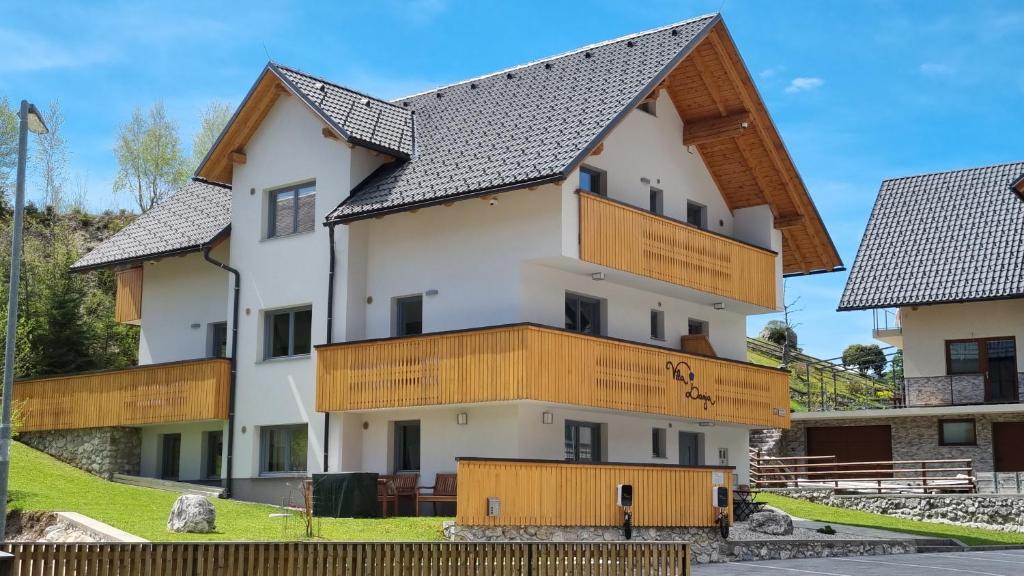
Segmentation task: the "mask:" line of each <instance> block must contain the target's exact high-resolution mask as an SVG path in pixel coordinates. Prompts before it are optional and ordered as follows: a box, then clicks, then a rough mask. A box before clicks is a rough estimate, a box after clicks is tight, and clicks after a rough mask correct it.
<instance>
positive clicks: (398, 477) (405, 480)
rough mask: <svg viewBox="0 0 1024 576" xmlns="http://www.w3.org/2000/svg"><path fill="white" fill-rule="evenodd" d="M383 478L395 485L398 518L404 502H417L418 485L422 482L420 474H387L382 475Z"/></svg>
mask: <svg viewBox="0 0 1024 576" xmlns="http://www.w3.org/2000/svg"><path fill="white" fill-rule="evenodd" d="M381 478H384V479H386V480H388V481H389V482H392V483H394V485H395V496H397V498H398V501H397V503H396V504H395V515H396V516H397V515H398V514H399V506H400V505H401V502H402V501H403V500H405V501H407V502H413V503H414V502H415V501H416V485H417V484H419V482H420V475H419V474H415V473H412V474H386V475H382V476H381Z"/></svg>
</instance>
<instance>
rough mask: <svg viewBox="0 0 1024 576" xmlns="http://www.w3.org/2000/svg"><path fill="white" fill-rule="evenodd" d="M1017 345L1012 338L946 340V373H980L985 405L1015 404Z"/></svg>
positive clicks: (1016, 397) (1016, 393)
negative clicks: (983, 377) (982, 380)
mask: <svg viewBox="0 0 1024 576" xmlns="http://www.w3.org/2000/svg"><path fill="white" fill-rule="evenodd" d="M1016 348H1017V343H1016V340H1015V339H1014V338H1013V337H1012V336H1001V337H997V338H972V339H970V340H947V341H946V373H947V374H953V375H955V374H983V375H984V376H985V402H1016V401H1017V400H1018V382H1017V350H1016Z"/></svg>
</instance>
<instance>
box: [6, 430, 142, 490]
mask: <svg viewBox="0 0 1024 576" xmlns="http://www.w3.org/2000/svg"><path fill="white" fill-rule="evenodd" d="M18 441H20V442H22V443H24V444H26V445H28V446H31V447H33V448H35V449H36V450H40V451H42V452H45V453H47V454H49V455H50V456H53V457H54V458H56V459H58V460H60V461H62V462H66V463H68V464H71V465H72V466H75V467H76V468H81V469H82V470H85V471H86V472H91V473H93V474H96V475H97V476H102V477H104V478H108V479H109V478H110V477H111V476H113V475H114V474H129V475H132V476H138V475H139V464H140V461H141V459H142V435H141V433H140V431H139V429H138V428H84V429H79V430H52V431H46V432H22V433H21V434H19V435H18Z"/></svg>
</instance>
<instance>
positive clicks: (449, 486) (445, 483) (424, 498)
mask: <svg viewBox="0 0 1024 576" xmlns="http://www.w3.org/2000/svg"><path fill="white" fill-rule="evenodd" d="M457 489H458V479H457V477H456V475H455V474H438V475H437V477H436V478H434V485H433V486H421V487H420V488H419V490H417V492H416V515H417V516H419V515H420V503H421V502H429V503H430V504H431V505H432V507H433V511H434V515H435V516H436V515H437V503H438V502H451V503H452V504H454V503H455V502H456V491H457ZM424 490H430V493H424V492H423V491H424Z"/></svg>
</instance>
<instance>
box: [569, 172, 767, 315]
mask: <svg viewBox="0 0 1024 576" xmlns="http://www.w3.org/2000/svg"><path fill="white" fill-rule="evenodd" d="M579 197H580V259H581V260H585V261H587V262H592V263H594V264H599V265H601V266H607V267H609V268H615V269H617V270H623V271H625V272H630V273H633V274H637V275H640V276H646V277H648V278H655V279H657V280H662V281H665V282H670V283H672V284H676V285H678V286H685V287H687V288H693V289H695V290H700V291H702V292H708V293H710V294H716V295H718V296H723V297H725V298H731V299H733V300H740V301H742V302H748V303H750V304H754V305H756V306H761V307H763V308H770V309H773V310H774V309H775V308H777V307H778V301H777V299H776V286H777V282H776V277H775V275H776V269H775V259H776V256H777V255H776V254H775V253H774V252H772V251H771V250H766V249H764V248H759V247H757V246H753V245H750V244H746V243H744V242H740V241H739V240H733V239H731V238H727V237H725V236H721V235H718V234H713V233H711V232H708V231H706V230H701V229H700V228H697V227H695V226H690V225H689V224H684V223H682V222H677V221H675V220H672V219H670V218H665V217H663V216H658V215H656V214H652V213H650V212H646V211H644V210H640V209H638V208H634V207H632V206H628V205H625V204H622V203H620V202H616V201H614V200H609V199H607V198H603V197H601V196H597V195H594V194H590V193H587V192H580V193H579Z"/></svg>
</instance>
